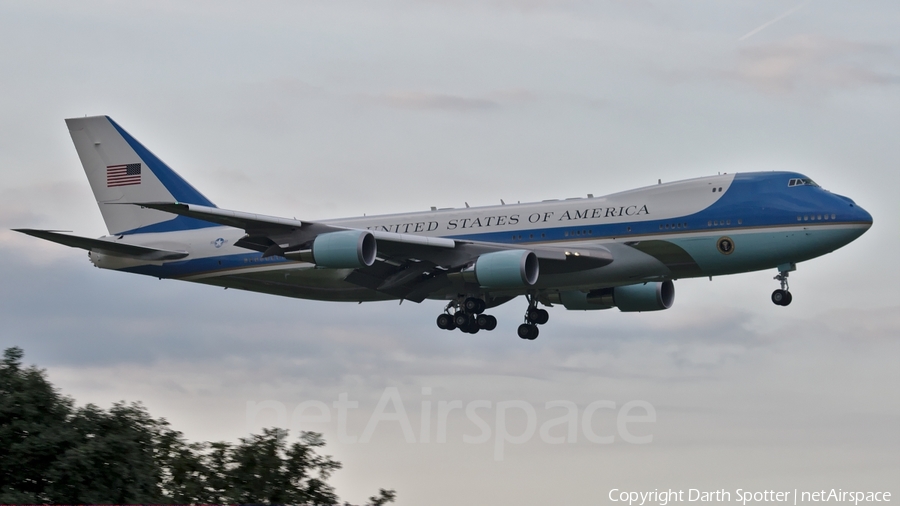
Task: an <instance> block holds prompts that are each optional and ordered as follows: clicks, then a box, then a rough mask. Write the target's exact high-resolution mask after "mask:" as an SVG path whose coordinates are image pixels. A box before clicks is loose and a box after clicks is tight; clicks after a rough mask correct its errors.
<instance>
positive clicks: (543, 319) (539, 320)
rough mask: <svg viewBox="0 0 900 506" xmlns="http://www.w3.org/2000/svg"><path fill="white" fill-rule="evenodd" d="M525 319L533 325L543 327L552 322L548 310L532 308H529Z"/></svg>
mask: <svg viewBox="0 0 900 506" xmlns="http://www.w3.org/2000/svg"><path fill="white" fill-rule="evenodd" d="M525 318H526V319H527V320H528V321H529V322H531V323H536V324H538V325H543V324H545V323H547V321H549V320H550V313H548V312H547V310H546V309H538V308H536V307H530V308H528V312H527V313H526V315H525Z"/></svg>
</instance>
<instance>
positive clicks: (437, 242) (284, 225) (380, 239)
mask: <svg viewBox="0 0 900 506" xmlns="http://www.w3.org/2000/svg"><path fill="white" fill-rule="evenodd" d="M135 205H139V206H141V207H145V208H150V209H156V210H159V211H165V212H168V213H172V214H177V215H181V216H187V217H190V218H196V219H200V220H205V221H209V222H212V223H217V224H220V225H226V226H230V227H235V228H240V229H243V230H244V231H245V232H246V235H245V236H244V237H243V238H242V239H241V240H240V241H238V242H237V243H235V244H236V245H237V246H240V247H243V248H247V249H251V250H255V251H259V252H262V253H263V256H272V255H280V256H284V257H286V258H292V259H300V260H305V261H312V262H314V263H319V262H316V260H315V258H314V256H313V255H312V254H311V251H312V249H313V246H314V243H315V241H316V239H317V238H318V237H320V236H322V235H324V234H331V233H335V232H347V231H357V232H360V233H363V234H368V235H371V236H372V237H373V238H374V239H375V242H376V243H377V255H376V256H375V261H374V262H372V263H370V264H367V265H361V266H358V267H355V268H354V269H353V270H352V272H350V274H349V275H348V276H347V278H346V281H348V282H350V283H353V284H356V285H359V286H363V287H366V288H370V289H373V290H378V291H380V292H384V293H387V294H390V295H393V296H395V297H399V298H404V299H408V300H414V301H421V300H424V299H425V298H426V297H427V296H428V294H430V293H433V292H435V291H437V290H440V289H441V288H443V287H445V286H447V285H449V284H450V280H448V279H447V274H449V273H454V272H460V271H463V270H465V269H467V268H469V267H471V266H472V265H473V263H474V262H475V261H476V260H477V259H478V257H480V256H481V255H485V254H488V253H494V252H499V251H506V250H527V251H530V252H533V253H534V254H535V256H536V257H537V258H538V260H539V261H540V264H541V270H542V271H547V272H567V271H568V272H573V271H578V270H583V269H587V268H595V267H602V266H604V265H607V264H609V263H611V262H612V261H613V257H612V254H611V253H610V251H609V250H608V249H606V248H604V247H602V246H596V247H591V248H584V247H579V248H575V249H572V248H563V247H553V246H545V245H521V244H517V245H509V244H502V243H493V242H481V241H468V240H459V239H448V238H442V237H426V236H421V235H414V234H399V233H393V232H384V231H375V230H361V229H353V228H346V227H339V226H334V225H329V224H324V223H316V222H310V221H301V220H296V219H290V218H279V217H274V216H265V215H260V214H253V213H246V212H241V211H230V210H226V209H219V208H214V207H207V206H201V205H197V204H183V203H168V202H145V203H140V204H135Z"/></svg>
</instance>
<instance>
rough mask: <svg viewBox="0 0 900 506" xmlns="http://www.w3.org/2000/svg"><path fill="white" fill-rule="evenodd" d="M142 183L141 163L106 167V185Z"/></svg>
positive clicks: (109, 186)
mask: <svg viewBox="0 0 900 506" xmlns="http://www.w3.org/2000/svg"><path fill="white" fill-rule="evenodd" d="M134 184H141V164H139V163H129V164H125V165H110V166H108V167H106V187H107V188H112V187H114V186H129V185H134Z"/></svg>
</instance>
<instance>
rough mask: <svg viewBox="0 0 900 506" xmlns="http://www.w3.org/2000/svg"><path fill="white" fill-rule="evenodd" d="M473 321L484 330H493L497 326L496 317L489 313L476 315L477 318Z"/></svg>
mask: <svg viewBox="0 0 900 506" xmlns="http://www.w3.org/2000/svg"><path fill="white" fill-rule="evenodd" d="M475 321H476V322H477V323H478V327H479V328H482V329H484V330H494V329H495V328H497V319H496V318H494V317H493V316H491V315H489V314H481V315H478V318H476V319H475Z"/></svg>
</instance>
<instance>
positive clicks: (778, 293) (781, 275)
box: [772, 264, 797, 306]
mask: <svg viewBox="0 0 900 506" xmlns="http://www.w3.org/2000/svg"><path fill="white" fill-rule="evenodd" d="M795 270H797V265H796V264H785V265H779V266H778V275H777V276H775V278H774V279H775V280H777V281H779V282H780V283H781V288H780V289H778V290H775V291H774V292H772V302H773V303H774V304H775V305H776V306H787V305H788V304H790V303H791V301H792V300H794V297H793V296H791V292H790V287H788V274H790V272H791V271H795Z"/></svg>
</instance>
